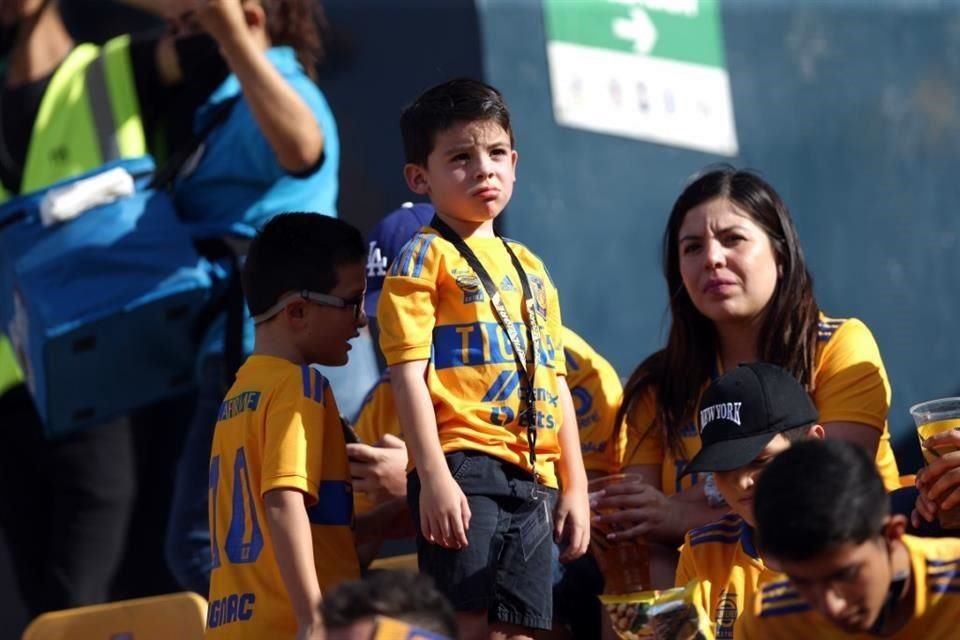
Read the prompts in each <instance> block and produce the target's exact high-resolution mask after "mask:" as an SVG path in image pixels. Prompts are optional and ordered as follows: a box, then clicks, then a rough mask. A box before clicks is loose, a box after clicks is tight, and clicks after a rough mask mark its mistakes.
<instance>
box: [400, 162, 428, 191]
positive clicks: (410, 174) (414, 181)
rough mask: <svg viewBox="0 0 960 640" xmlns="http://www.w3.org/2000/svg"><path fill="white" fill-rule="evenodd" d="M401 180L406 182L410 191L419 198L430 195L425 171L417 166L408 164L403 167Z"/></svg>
mask: <svg viewBox="0 0 960 640" xmlns="http://www.w3.org/2000/svg"><path fill="white" fill-rule="evenodd" d="M403 178H404V180H406V181H407V186H408V187H410V191H413V192H414V193H416V194H419V195H421V196H425V195H428V194H429V193H430V184H429V183H428V182H427V172H426V170H425V169H424V168H423V167H421V166H420V165H418V164H414V163H412V162H408V163H407V164H405V165H403Z"/></svg>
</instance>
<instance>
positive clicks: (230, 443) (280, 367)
mask: <svg viewBox="0 0 960 640" xmlns="http://www.w3.org/2000/svg"><path fill="white" fill-rule="evenodd" d="M273 489H296V490H298V491H301V492H303V494H304V496H305V497H306V503H307V505H308V506H307V515H308V517H309V519H310V524H311V531H312V534H313V553H314V562H315V565H316V569H317V576H318V578H319V582H320V588H321V589H324V590H325V589H327V588H328V587H331V586H333V585H334V584H337V583H338V582H342V581H344V580H350V579H354V578H358V577H359V576H360V564H359V561H358V560H357V554H356V546H355V542H354V538H353V531H352V525H353V498H352V491H351V484H350V471H349V467H348V462H347V454H346V443H345V441H344V437H343V430H342V427H341V424H340V412H339V411H338V409H337V403H336V401H335V400H334V397H333V391H332V390H331V389H330V385H329V384H328V383H327V380H326V378H324V377H323V376H322V375H320V373H319V372H318V371H316V370H315V369H311V368H309V367H306V366H299V365H295V364H293V363H291V362H289V361H287V360H283V359H281V358H274V357H269V356H260V355H254V356H251V357H250V358H248V359H247V361H246V362H245V363H244V365H243V366H242V367H240V369H239V371H237V379H236V382H234V384H233V386H232V387H231V388H230V391H228V392H227V396H226V399H225V400H224V401H223V404H221V405H220V412H219V415H218V417H217V425H216V429H215V431H214V436H213V446H212V449H211V454H210V494H209V495H210V500H209V513H210V544H211V551H212V553H213V571H212V573H211V575H210V606H209V610H208V615H207V636H208V637H210V638H267V637H269V638H284V637H289V638H293V637H294V634H295V633H296V630H297V622H296V618H295V617H294V613H293V609H292V607H291V606H290V598H289V597H288V595H287V590H286V587H285V586H284V584H283V579H282V578H281V576H280V570H279V568H278V567H277V560H276V555H275V554H274V550H273V542H272V539H271V535H270V530H269V528H268V527H267V522H266V517H265V514H264V502H263V496H264V494H265V493H266V492H268V491H270V490H273Z"/></svg>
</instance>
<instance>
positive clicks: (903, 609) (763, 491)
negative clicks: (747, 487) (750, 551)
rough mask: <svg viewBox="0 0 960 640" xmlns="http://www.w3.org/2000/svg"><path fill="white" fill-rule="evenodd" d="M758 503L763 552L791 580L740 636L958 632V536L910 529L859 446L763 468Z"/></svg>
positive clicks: (822, 445)
mask: <svg viewBox="0 0 960 640" xmlns="http://www.w3.org/2000/svg"><path fill="white" fill-rule="evenodd" d="M754 509H755V513H756V518H757V530H758V533H759V539H760V546H761V551H762V552H763V554H764V557H765V558H766V559H767V560H768V561H770V562H775V563H776V564H777V566H778V567H779V568H780V569H781V570H782V571H783V572H784V573H785V574H786V575H787V577H788V578H789V580H783V581H778V582H771V583H769V584H767V585H765V586H764V587H762V589H761V591H760V593H758V594H757V595H756V597H755V599H754V602H753V603H752V606H751V607H748V609H747V611H745V612H744V614H743V615H742V616H741V617H740V619H739V620H738V621H737V626H736V631H735V637H737V638H745V639H747V640H749V639H750V638H763V639H764V640H778V639H780V638H783V639H786V638H827V639H829V638H851V637H856V638H867V637H883V638H894V639H896V640H908V639H913V638H925V639H927V640H932V639H937V638H943V639H945V638H955V637H956V634H957V623H958V621H960V579H958V575H960V574H958V570H960V540H956V539H949V538H938V539H923V538H914V537H912V536H909V535H905V534H904V529H905V528H906V518H905V516H902V515H891V514H890V503H889V498H888V496H887V493H886V491H885V490H884V487H883V482H882V481H881V479H880V476H879V475H878V473H877V468H876V464H875V462H874V461H873V460H872V459H871V458H870V457H869V456H868V455H867V454H866V453H865V452H864V450H863V449H862V448H861V447H858V446H856V445H854V444H850V443H848V442H844V441H839V440H824V441H811V442H801V443H799V444H797V445H795V446H794V447H793V448H791V449H790V450H789V451H786V452H784V453H783V454H781V455H780V456H778V457H777V459H776V460H774V461H773V462H772V463H770V465H769V467H767V469H766V470H765V471H764V472H763V475H762V476H761V477H760V481H759V483H758V485H757V491H756V499H755V507H754Z"/></svg>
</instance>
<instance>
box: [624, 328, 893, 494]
mask: <svg viewBox="0 0 960 640" xmlns="http://www.w3.org/2000/svg"><path fill="white" fill-rule="evenodd" d="M721 373H723V372H722V371H719V372H718V375H719V374H721ZM706 384H707V383H706V382H705V383H704V387H703V388H706ZM701 391H702V390H701ZM811 395H812V396H813V403H814V405H815V406H816V407H817V412H818V413H819V414H820V423H821V424H827V423H830V422H857V423H861V424H865V425H868V426H870V427H873V428H875V429H876V430H877V431H879V432H880V443H879V446H878V448H877V456H876V459H877V468H878V470H879V471H880V476H881V477H882V478H883V484H884V487H885V488H886V489H887V491H893V490H894V489H898V488H900V472H899V470H898V469H897V461H896V459H895V458H894V457H893V448H892V447H891V446H890V430H889V429H888V428H887V413H888V411H889V410H890V382H889V380H888V379H887V372H886V369H885V368H884V366H883V360H882V359H881V358H880V349H879V348H878V347H877V342H876V340H874V338H873V334H872V333H870V329H868V328H867V326H866V325H865V324H863V323H862V322H861V321H860V320H857V319H856V318H850V319H834V318H828V317H826V316H823V315H821V317H820V324H819V343H818V344H817V351H816V355H815V360H814V371H813V388H812V390H811ZM655 417H656V396H655V395H654V391H653V389H652V388H648V389H647V390H646V392H645V393H644V395H643V396H642V397H641V398H639V401H638V402H637V403H636V407H635V409H634V411H633V412H631V415H630V416H628V418H627V451H626V455H625V458H624V463H623V464H624V466H631V465H651V464H653V465H660V466H661V472H660V475H661V482H662V485H661V488H662V490H663V493H664V494H665V495H668V496H669V495H673V494H674V493H679V492H681V491H683V490H685V489H688V488H690V486H692V485H693V484H696V483H698V482H699V481H700V474H697V473H691V474H688V475H687V476H685V477H683V478H682V479H681V478H680V474H681V472H682V471H683V468H684V467H685V466H686V465H687V463H688V462H689V461H690V460H691V459H692V458H693V456H695V455H696V454H697V452H698V451H700V433H699V431H698V427H697V424H696V416H691V418H690V422H689V423H687V424H686V425H685V426H684V427H683V428H682V430H681V436H682V439H683V446H684V450H685V451H686V454H687V455H686V456H684V457H683V458H682V459H678V458H676V457H674V456H673V455H672V454H671V453H670V452H669V451H667V449H666V447H664V446H663V444H662V442H661V441H660V438H659V437H658V434H657V433H653V432H651V433H649V434H648V433H647V431H648V430H649V429H651V428H653V426H654V418H655Z"/></svg>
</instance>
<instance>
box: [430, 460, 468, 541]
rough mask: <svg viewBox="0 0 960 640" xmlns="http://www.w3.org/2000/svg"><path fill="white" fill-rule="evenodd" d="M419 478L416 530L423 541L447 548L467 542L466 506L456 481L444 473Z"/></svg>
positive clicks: (465, 499) (465, 500)
mask: <svg viewBox="0 0 960 640" xmlns="http://www.w3.org/2000/svg"><path fill="white" fill-rule="evenodd" d="M437 476H439V477H433V478H430V479H426V478H421V481H422V484H421V489H420V530H421V531H422V532H423V537H424V538H426V540H427V542H431V543H433V544H438V545H440V546H441V547H446V548H447V549H463V548H464V547H466V546H467V544H468V541H467V530H468V529H469V528H470V506H469V504H467V497H466V496H465V495H463V490H462V489H460V485H458V484H457V482H456V481H455V480H454V479H453V476H451V475H450V473H449V472H447V473H439V474H437Z"/></svg>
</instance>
